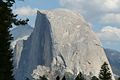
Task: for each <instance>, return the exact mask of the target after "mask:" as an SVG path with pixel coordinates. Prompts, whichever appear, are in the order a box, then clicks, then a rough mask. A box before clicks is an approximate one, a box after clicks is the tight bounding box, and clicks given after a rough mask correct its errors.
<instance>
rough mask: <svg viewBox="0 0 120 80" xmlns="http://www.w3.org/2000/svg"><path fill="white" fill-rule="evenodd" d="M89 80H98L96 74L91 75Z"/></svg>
mask: <svg viewBox="0 0 120 80" xmlns="http://www.w3.org/2000/svg"><path fill="white" fill-rule="evenodd" d="M91 80H99V79H98V78H97V77H96V76H93V77H92V79H91Z"/></svg>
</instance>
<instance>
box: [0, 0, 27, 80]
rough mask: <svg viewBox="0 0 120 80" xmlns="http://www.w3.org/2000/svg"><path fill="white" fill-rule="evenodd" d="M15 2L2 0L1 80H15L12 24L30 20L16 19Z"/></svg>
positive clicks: (0, 1)
mask: <svg viewBox="0 0 120 80" xmlns="http://www.w3.org/2000/svg"><path fill="white" fill-rule="evenodd" d="M14 3H15V1H14V0H0V61H1V62H0V80H14V76H13V65H12V64H13V59H12V57H13V53H12V49H11V46H10V44H11V40H12V39H13V38H12V35H11V34H10V28H12V24H15V25H20V24H22V25H24V24H27V22H28V19H27V20H18V19H16V17H17V15H14V14H13V13H12V9H11V7H12V6H13V4H14Z"/></svg>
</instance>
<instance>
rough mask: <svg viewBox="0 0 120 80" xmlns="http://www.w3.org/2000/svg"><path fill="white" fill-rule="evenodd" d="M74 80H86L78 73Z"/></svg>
mask: <svg viewBox="0 0 120 80" xmlns="http://www.w3.org/2000/svg"><path fill="white" fill-rule="evenodd" d="M75 80H86V79H85V78H84V75H83V74H82V73H81V72H80V73H79V74H78V75H77V77H76V78H75Z"/></svg>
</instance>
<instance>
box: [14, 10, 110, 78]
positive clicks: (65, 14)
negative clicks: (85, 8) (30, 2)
mask: <svg viewBox="0 0 120 80" xmlns="http://www.w3.org/2000/svg"><path fill="white" fill-rule="evenodd" d="M104 62H107V63H108V64H109V62H108V60H107V58H106V55H105V53H104V50H103V48H102V47H101V44H100V41H99V39H98V38H97V37H96V34H95V33H94V32H93V31H92V30H91V28H90V26H89V25H88V23H87V22H86V21H85V20H84V18H83V17H82V16H81V15H80V14H79V13H78V12H74V11H70V10H66V9H55V10H39V11H38V12H37V17H36V23H35V28H34V30H33V32H32V34H31V35H30V37H29V38H28V40H27V41H25V42H24V47H23V51H22V53H21V58H20V62H19V67H18V70H17V74H16V78H17V80H24V79H25V77H28V78H31V74H32V72H33V70H34V69H36V68H37V66H46V67H49V68H50V73H52V74H53V75H62V74H64V73H65V72H70V73H71V74H73V75H75V76H76V75H77V74H78V73H79V72H82V73H84V74H86V75H91V76H93V75H94V76H98V74H99V71H100V68H101V65H102V64H103V63H104ZM109 68H110V70H111V67H110V65H109ZM111 73H112V70H111ZM46 74H47V73H46ZM46 74H45V75H46ZM52 74H50V75H51V76H50V75H49V76H50V77H49V78H50V80H54V76H53V75H52Z"/></svg>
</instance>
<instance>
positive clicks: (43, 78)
mask: <svg viewBox="0 0 120 80" xmlns="http://www.w3.org/2000/svg"><path fill="white" fill-rule="evenodd" d="M40 80H48V79H47V78H46V77H45V75H43V77H41V76H40Z"/></svg>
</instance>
